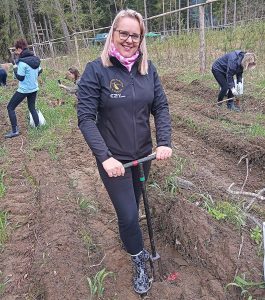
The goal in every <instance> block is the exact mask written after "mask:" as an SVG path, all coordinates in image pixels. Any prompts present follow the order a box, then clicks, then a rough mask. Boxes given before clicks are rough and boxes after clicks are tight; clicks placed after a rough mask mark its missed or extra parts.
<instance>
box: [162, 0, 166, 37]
mask: <svg viewBox="0 0 265 300" xmlns="http://www.w3.org/2000/svg"><path fill="white" fill-rule="evenodd" d="M162 5H163V13H165V0H163V2H162ZM163 32H164V35H165V34H166V16H163Z"/></svg>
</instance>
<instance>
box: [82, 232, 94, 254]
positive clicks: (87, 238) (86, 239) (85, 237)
mask: <svg viewBox="0 0 265 300" xmlns="http://www.w3.org/2000/svg"><path fill="white" fill-rule="evenodd" d="M81 237H82V241H83V242H84V244H85V246H86V248H87V250H89V251H92V252H95V251H96V249H97V245H96V244H95V243H94V242H93V239H92V237H91V236H90V234H89V233H88V232H86V231H82V232H81Z"/></svg>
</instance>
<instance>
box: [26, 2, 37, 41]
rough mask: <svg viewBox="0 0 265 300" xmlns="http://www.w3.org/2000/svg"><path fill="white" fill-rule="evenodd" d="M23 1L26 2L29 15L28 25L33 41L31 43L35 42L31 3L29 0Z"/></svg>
mask: <svg viewBox="0 0 265 300" xmlns="http://www.w3.org/2000/svg"><path fill="white" fill-rule="evenodd" d="M25 3H26V7H27V12H28V16H29V25H30V32H31V38H32V42H33V44H36V30H35V26H34V23H35V21H34V16H33V12H32V7H31V3H30V2H29V0H25Z"/></svg>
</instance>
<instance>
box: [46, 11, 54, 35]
mask: <svg viewBox="0 0 265 300" xmlns="http://www.w3.org/2000/svg"><path fill="white" fill-rule="evenodd" d="M47 19H48V26H49V32H50V38H51V39H52V40H53V39H54V34H53V30H52V22H51V18H50V16H49V15H48V14H47Z"/></svg>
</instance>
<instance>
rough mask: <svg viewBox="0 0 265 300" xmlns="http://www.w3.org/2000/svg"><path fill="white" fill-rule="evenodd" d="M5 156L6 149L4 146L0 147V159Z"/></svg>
mask: <svg viewBox="0 0 265 300" xmlns="http://www.w3.org/2000/svg"><path fill="white" fill-rule="evenodd" d="M6 154H7V151H6V148H5V147H4V146H3V147H0V157H5V156H6Z"/></svg>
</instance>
